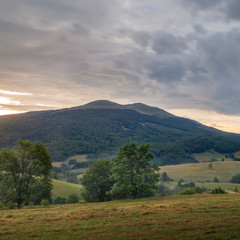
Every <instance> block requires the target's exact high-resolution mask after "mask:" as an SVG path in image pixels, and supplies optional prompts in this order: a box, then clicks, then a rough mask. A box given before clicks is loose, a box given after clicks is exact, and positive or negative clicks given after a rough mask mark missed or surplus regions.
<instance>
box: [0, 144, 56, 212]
mask: <svg viewBox="0 0 240 240" xmlns="http://www.w3.org/2000/svg"><path fill="white" fill-rule="evenodd" d="M51 168H52V163H51V157H50V155H49V153H48V150H47V149H46V147H45V146H44V145H43V144H42V143H41V142H36V143H31V142H29V141H28V140H19V141H18V145H17V146H15V147H14V148H13V149H7V148H4V149H2V150H1V151H0V201H2V202H5V203H7V202H9V201H12V202H16V203H17V206H18V208H21V207H22V204H23V203H29V202H30V201H32V200H33V201H35V202H37V203H40V202H41V200H42V199H48V200H50V198H51V189H52V183H51V180H50V179H49V176H50V170H51Z"/></svg>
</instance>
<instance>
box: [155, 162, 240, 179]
mask: <svg viewBox="0 0 240 240" xmlns="http://www.w3.org/2000/svg"><path fill="white" fill-rule="evenodd" d="M209 164H210V163H209V162H202V163H190V164H181V165H171V166H162V167H160V173H163V172H167V174H168V175H169V176H170V177H171V178H172V179H173V180H174V181H179V179H180V178H183V179H184V180H185V181H187V182H191V181H193V182H205V181H213V178H214V177H217V178H218V179H219V181H220V182H229V181H230V179H231V178H232V177H233V176H234V175H236V174H239V173H240V162H236V161H224V162H213V163H211V164H212V167H209Z"/></svg>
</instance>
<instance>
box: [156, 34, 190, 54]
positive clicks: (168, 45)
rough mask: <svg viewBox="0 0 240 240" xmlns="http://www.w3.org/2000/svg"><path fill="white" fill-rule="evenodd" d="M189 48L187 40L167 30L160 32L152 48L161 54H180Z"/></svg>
mask: <svg viewBox="0 0 240 240" xmlns="http://www.w3.org/2000/svg"><path fill="white" fill-rule="evenodd" d="M186 48H187V43H186V40H185V39H184V38H182V37H176V36H174V35H173V34H170V33H167V32H159V33H157V34H156V36H155V37H154V40H153V45H152V49H153V50H154V51H155V52H156V53H157V54H159V55H162V54H178V53H181V52H183V51H184V50H185V49H186Z"/></svg>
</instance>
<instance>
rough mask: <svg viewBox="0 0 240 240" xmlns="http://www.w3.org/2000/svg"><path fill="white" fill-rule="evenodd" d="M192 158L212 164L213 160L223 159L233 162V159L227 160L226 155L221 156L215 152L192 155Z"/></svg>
mask: <svg viewBox="0 0 240 240" xmlns="http://www.w3.org/2000/svg"><path fill="white" fill-rule="evenodd" d="M234 155H236V156H237V155H238V153H234ZM192 156H193V157H195V159H196V160H198V161H199V162H212V161H213V160H215V161H221V160H222V159H224V161H232V159H231V158H227V157H226V156H225V154H221V153H218V152H215V151H213V150H211V151H206V152H203V153H194V154H192Z"/></svg>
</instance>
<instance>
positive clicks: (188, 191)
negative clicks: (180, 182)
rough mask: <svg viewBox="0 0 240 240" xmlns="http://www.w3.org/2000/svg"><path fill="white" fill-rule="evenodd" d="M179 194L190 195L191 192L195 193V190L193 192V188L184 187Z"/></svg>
mask: <svg viewBox="0 0 240 240" xmlns="http://www.w3.org/2000/svg"><path fill="white" fill-rule="evenodd" d="M179 194H181V195H192V194H195V192H194V189H193V188H185V189H184V190H183V191H181V192H180V193H179Z"/></svg>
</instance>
